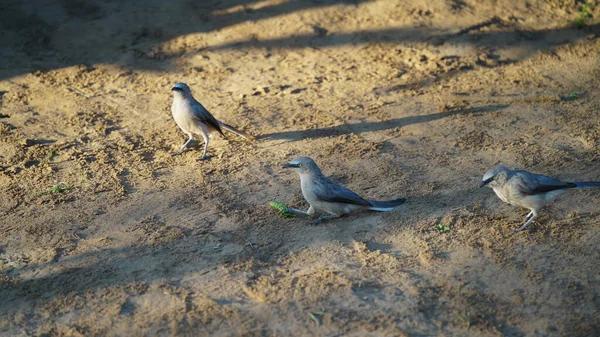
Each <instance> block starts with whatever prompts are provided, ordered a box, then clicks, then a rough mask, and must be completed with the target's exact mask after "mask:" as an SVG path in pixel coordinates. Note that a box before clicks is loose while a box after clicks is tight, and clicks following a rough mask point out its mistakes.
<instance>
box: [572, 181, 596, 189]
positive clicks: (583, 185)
mask: <svg viewBox="0 0 600 337" xmlns="http://www.w3.org/2000/svg"><path fill="white" fill-rule="evenodd" d="M574 184H575V185H576V187H575V188H600V181H582V182H577V183H574Z"/></svg>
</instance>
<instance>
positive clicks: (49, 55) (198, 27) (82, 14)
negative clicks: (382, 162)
mask: <svg viewBox="0 0 600 337" xmlns="http://www.w3.org/2000/svg"><path fill="white" fill-rule="evenodd" d="M367 1H368V0H323V1H316V0H313V1H309V0H306V1H284V2H279V3H276V4H268V5H265V4H262V3H260V2H258V1H243V0H222V1H215V2H213V3H206V2H204V1H191V0H179V1H171V2H164V1H158V0H151V1H141V0H129V1H121V2H111V1H82V0H63V1H56V2H51V1H42V0H31V1H27V2H22V1H18V0H8V1H5V3H4V6H3V7H4V8H3V10H2V11H0V28H2V29H4V30H5V32H6V34H1V35H0V45H1V46H3V47H2V48H1V49H0V53H1V54H2V55H3V57H4V59H5V61H6V62H5V64H10V66H9V67H2V68H0V79H2V78H8V77H13V76H17V75H20V74H23V73H29V72H33V71H35V70H38V69H41V70H52V69H57V68H62V67H69V66H73V65H82V64H83V65H85V64H88V65H90V64H116V65H120V66H123V67H127V68H131V69H153V70H163V71H164V70H166V71H169V70H171V69H170V67H172V66H173V63H172V62H171V60H170V59H172V58H176V57H179V56H181V55H184V54H194V53H198V52H200V51H202V50H209V51H217V50H228V49H245V48H266V49H270V48H283V49H294V48H305V47H312V48H324V47H337V46H342V45H363V44H373V43H383V44H400V43H411V42H429V43H431V44H432V45H434V46H439V45H442V44H445V43H448V44H457V45H460V44H470V45H474V46H476V47H478V48H487V49H489V50H490V51H491V52H492V54H493V52H494V51H500V50H502V49H507V48H512V47H520V48H523V49H524V50H525V52H524V53H522V54H521V55H520V56H518V58H517V59H514V60H507V61H506V62H517V61H520V60H522V59H525V58H527V57H529V56H530V55H531V54H533V53H535V52H537V51H540V50H549V49H551V48H553V47H556V46H560V45H564V44H567V43H571V42H575V41H577V40H580V39H582V38H585V37H586V36H589V34H590V33H594V34H598V33H600V24H595V25H590V26H584V27H582V28H580V29H575V28H572V27H563V28H557V29H546V30H523V29H520V28H519V26H518V25H517V24H515V23H513V22H512V21H511V22H507V21H505V20H503V19H500V18H497V17H494V18H491V19H488V20H485V21H482V22H481V23H478V24H475V25H472V26H470V27H466V28H464V29H461V30H458V31H456V32H453V33H448V31H451V30H456V29H450V28H444V29H436V28H431V27H402V28H393V29H380V30H363V31H353V32H349V33H330V32H329V31H328V30H327V29H326V27H320V26H318V25H316V26H314V27H313V33H310V34H299V35H294V36H287V37H278V38H274V39H268V40H259V39H256V38H254V37H250V38H247V39H246V40H244V41H236V42H225V43H223V44H218V45H209V46H204V45H202V46H197V47H196V48H195V47H194V46H188V47H186V49H185V50H160V49H161V48H160V47H161V45H162V44H163V43H164V42H166V41H170V40H172V39H174V38H177V37H179V36H184V35H188V34H192V33H205V32H214V31H218V30H220V29H223V28H225V27H229V26H232V25H236V24H240V23H243V22H249V21H258V20H264V19H267V18H272V17H277V16H282V15H286V14H290V13H294V12H298V11H303V10H308V9H315V8H325V7H329V6H335V5H347V6H351V5H358V4H360V3H363V2H367ZM132 21H133V22H135V24H131V22H132ZM491 26H494V27H495V28H494V29H492V30H490V29H488V28H489V27H491ZM156 48H158V49H159V51H156V50H155V49H156ZM190 50H192V51H190ZM492 57H493V55H492ZM500 64H502V62H495V63H492V65H487V66H489V67H496V66H498V65H500ZM484 66H486V65H484ZM467 70H468V69H467ZM424 84H425V83H423V85H424Z"/></svg>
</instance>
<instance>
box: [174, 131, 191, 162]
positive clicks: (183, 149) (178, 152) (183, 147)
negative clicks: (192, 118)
mask: <svg viewBox="0 0 600 337" xmlns="http://www.w3.org/2000/svg"><path fill="white" fill-rule="evenodd" d="M188 137H189V138H188V140H187V142H185V143H184V144H183V146H181V148H180V149H179V151H177V152H175V153H173V155H174V156H176V155H178V154H181V153H182V152H183V151H185V148H186V147H187V146H188V144H189V143H190V142H191V141H192V139H194V135H192V134H191V133H189V134H188Z"/></svg>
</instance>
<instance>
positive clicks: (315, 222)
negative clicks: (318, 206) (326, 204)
mask: <svg viewBox="0 0 600 337" xmlns="http://www.w3.org/2000/svg"><path fill="white" fill-rule="evenodd" d="M321 221H323V219H321V218H316V219H314V220H312V221H309V222H308V224H309V225H311V226H314V225H317V224H319V223H320V222H321Z"/></svg>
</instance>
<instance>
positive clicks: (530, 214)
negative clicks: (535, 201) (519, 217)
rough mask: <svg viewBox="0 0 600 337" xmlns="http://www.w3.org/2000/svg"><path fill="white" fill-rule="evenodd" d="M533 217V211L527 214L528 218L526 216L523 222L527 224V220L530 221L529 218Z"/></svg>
mask: <svg viewBox="0 0 600 337" xmlns="http://www.w3.org/2000/svg"><path fill="white" fill-rule="evenodd" d="M532 215H533V211H531V212H529V214H527V216H525V219H523V221H525V222H527V220H529V217H530V216H532Z"/></svg>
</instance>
